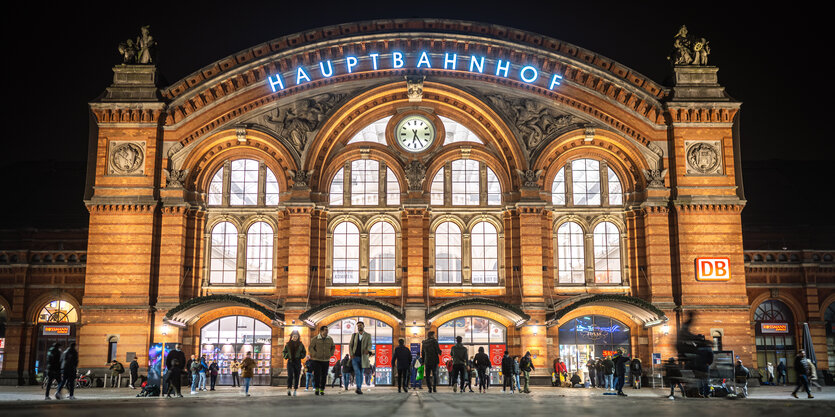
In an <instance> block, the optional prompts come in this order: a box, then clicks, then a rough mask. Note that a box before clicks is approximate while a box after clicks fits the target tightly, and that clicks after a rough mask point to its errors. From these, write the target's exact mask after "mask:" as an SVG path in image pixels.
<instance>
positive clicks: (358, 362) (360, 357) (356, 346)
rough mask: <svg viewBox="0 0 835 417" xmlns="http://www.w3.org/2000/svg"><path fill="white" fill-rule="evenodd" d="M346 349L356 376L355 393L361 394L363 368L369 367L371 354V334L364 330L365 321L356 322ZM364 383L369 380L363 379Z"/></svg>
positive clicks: (367, 383)
mask: <svg viewBox="0 0 835 417" xmlns="http://www.w3.org/2000/svg"><path fill="white" fill-rule="evenodd" d="M348 351H349V353H350V355H351V365H352V366H353V367H354V378H356V384H357V389H356V391H355V392H356V393H357V394H362V380H363V376H365V374H364V372H363V370H364V369H367V368H371V362H370V361H369V359H368V355H370V354H371V336H370V335H369V334H368V333H366V332H365V323H363V322H361V321H358V322H357V331H356V333H354V334H352V335H351V341H350V343H349V344H348ZM365 383H366V385H371V381H369V380H368V379H366V380H365Z"/></svg>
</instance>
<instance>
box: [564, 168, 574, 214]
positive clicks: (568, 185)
mask: <svg viewBox="0 0 835 417" xmlns="http://www.w3.org/2000/svg"><path fill="white" fill-rule="evenodd" d="M565 206H566V207H574V174H573V173H572V170H571V164H570V163H566V164H565Z"/></svg>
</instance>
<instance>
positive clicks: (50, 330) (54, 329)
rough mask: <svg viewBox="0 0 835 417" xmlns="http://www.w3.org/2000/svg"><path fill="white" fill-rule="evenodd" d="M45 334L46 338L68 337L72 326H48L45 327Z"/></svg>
mask: <svg viewBox="0 0 835 417" xmlns="http://www.w3.org/2000/svg"><path fill="white" fill-rule="evenodd" d="M43 334H44V335H45V336H66V335H69V334H70V326H68V325H58V324H56V325H46V326H43Z"/></svg>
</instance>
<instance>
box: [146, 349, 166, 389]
mask: <svg viewBox="0 0 835 417" xmlns="http://www.w3.org/2000/svg"><path fill="white" fill-rule="evenodd" d="M162 348H163V346H162V343H154V344H152V345H151V347H150V349H148V385H156V386H162V358H163V356H164V355H163V353H162Z"/></svg>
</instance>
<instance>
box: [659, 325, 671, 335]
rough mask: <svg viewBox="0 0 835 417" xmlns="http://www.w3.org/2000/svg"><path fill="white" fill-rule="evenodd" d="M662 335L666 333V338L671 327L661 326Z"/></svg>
mask: <svg viewBox="0 0 835 417" xmlns="http://www.w3.org/2000/svg"><path fill="white" fill-rule="evenodd" d="M661 333H664V336H666V335H668V334H670V325H669V324H665V325H663V326H661Z"/></svg>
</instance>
